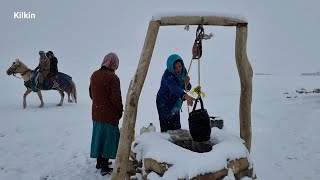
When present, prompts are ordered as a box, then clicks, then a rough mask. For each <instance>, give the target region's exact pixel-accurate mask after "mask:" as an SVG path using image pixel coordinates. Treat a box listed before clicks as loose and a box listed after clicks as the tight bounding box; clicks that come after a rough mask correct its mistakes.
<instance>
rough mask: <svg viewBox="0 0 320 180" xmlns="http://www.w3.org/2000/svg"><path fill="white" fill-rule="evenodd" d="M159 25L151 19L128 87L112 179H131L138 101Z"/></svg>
mask: <svg viewBox="0 0 320 180" xmlns="http://www.w3.org/2000/svg"><path fill="white" fill-rule="evenodd" d="M159 27H160V23H159V22H158V21H150V23H149V28H148V32H147V35H146V39H145V41H144V45H143V50H142V53H141V56H140V61H139V64H138V67H137V70H136V73H135V75H134V78H133V79H132V80H131V83H130V87H129V89H128V93H127V97H126V105H125V111H124V117H123V123H122V128H121V134H120V143H119V147H118V153H117V157H116V162H115V166H114V171H113V173H112V180H120V179H121V180H123V179H129V175H128V173H127V165H128V161H129V156H130V151H131V144H132V142H133V140H134V135H135V132H134V128H135V124H136V117H137V108H138V101H139V97H140V93H141V90H142V86H143V84H144V81H145V78H146V75H147V72H148V69H149V65H150V61H151V57H152V53H153V49H154V46H155V43H156V39H157V35H158V31H159Z"/></svg>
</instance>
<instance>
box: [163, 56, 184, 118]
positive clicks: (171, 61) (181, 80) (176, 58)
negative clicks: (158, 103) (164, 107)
mask: <svg viewBox="0 0 320 180" xmlns="http://www.w3.org/2000/svg"><path fill="white" fill-rule="evenodd" d="M176 61H180V62H181V64H182V72H181V73H180V74H176V72H175V70H174V63H175V62H176ZM167 70H168V71H169V72H171V73H172V74H174V75H175V76H176V78H177V79H178V84H179V86H180V87H181V88H183V89H184V86H185V85H184V80H185V79H186V74H187V72H186V68H185V66H184V63H183V59H182V58H181V57H180V56H179V55H177V54H172V55H170V56H169V57H168V60H167ZM182 103H183V101H182V99H181V98H179V99H178V101H177V103H176V104H175V105H174V107H173V109H172V110H171V115H173V114H175V113H177V112H179V111H180V109H181V106H182Z"/></svg>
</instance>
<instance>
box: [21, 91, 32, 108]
mask: <svg viewBox="0 0 320 180" xmlns="http://www.w3.org/2000/svg"><path fill="white" fill-rule="evenodd" d="M31 92H32V90H31V89H27V90H26V92H25V93H24V95H23V108H26V107H27V102H26V98H27V96H28V94H30V93H31Z"/></svg>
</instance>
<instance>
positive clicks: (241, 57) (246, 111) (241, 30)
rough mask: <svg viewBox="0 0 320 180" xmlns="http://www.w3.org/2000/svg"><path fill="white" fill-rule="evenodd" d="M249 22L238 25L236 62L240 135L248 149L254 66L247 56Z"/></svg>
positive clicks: (249, 145) (249, 146)
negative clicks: (238, 82) (239, 92)
mask: <svg viewBox="0 0 320 180" xmlns="http://www.w3.org/2000/svg"><path fill="white" fill-rule="evenodd" d="M247 29H248V27H247V24H238V25H237V34H236V47H235V51H236V52H235V53H236V62H237V68H238V72H239V76H240V83H241V95H240V107H239V117H240V137H241V138H242V139H243V140H244V141H245V145H246V147H247V149H248V150H249V151H250V148H251V138H252V135H251V101H252V74H253V72H252V67H251V65H250V63H249V60H248V57H247V52H246V51H247V50H246V46H247V33H248V32H247Z"/></svg>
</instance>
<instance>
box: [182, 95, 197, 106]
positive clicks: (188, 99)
mask: <svg viewBox="0 0 320 180" xmlns="http://www.w3.org/2000/svg"><path fill="white" fill-rule="evenodd" d="M183 99H185V100H186V101H187V104H188V106H193V101H195V100H196V99H195V98H194V97H192V96H189V95H188V94H185V95H183Z"/></svg>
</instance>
